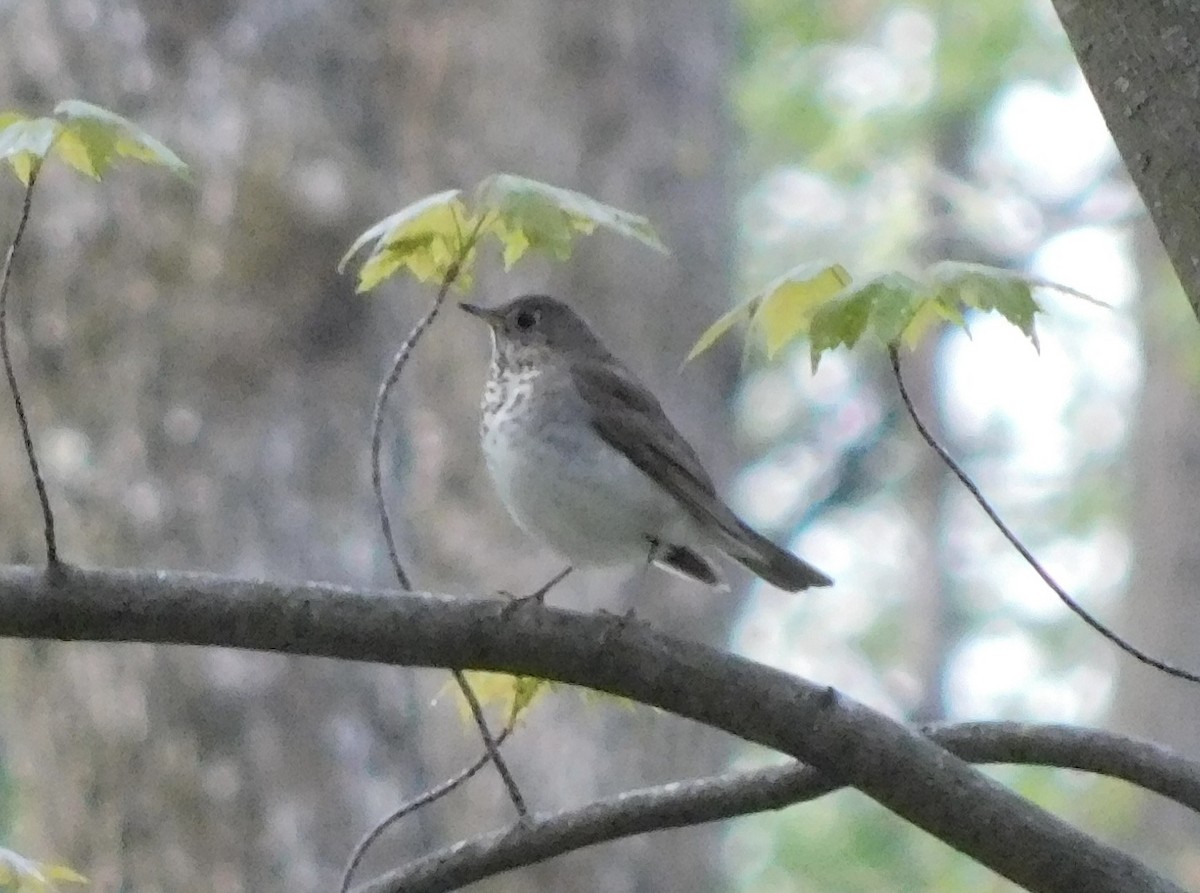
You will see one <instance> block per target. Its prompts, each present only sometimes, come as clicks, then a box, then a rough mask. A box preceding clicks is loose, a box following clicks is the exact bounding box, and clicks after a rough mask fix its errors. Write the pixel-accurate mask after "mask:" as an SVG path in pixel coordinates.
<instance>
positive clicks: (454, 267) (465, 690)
mask: <svg viewBox="0 0 1200 893" xmlns="http://www.w3.org/2000/svg"><path fill="white" fill-rule="evenodd" d="M484 219H485V217H484V216H483V215H481V216H480V217H479V219H478V220H477V221H476V222H475V226H474V228H473V229H472V230H471V232H470V233H469V234H468V235H467V237H466V239H462V238H461V236H460V245H461V250H460V251H459V255H458V257H457V258H456V259H455V260H454V262H453V263H451V264H450V266H449V267H448V268H447V270H446V273H445V275H444V276H443V277H442V284H441V287H440V288H439V289H438V293H437V296H436V297H435V298H434V299H433V305H432V306H431V307H430V308H429V310H428V311H427V312H426V313H425V315H424V316H423V317H421V319H420V320H418V321H417V324H416V325H415V326H413V329H412V331H411V332H409V334H408V337H407V338H405V339H404V341H403V343H401V345H400V349H399V350H398V351H396V356H395V357H394V358H393V359H392V368H391V371H390V372H389V373H388V375H387V377H386V378H385V379H384V380H383V384H382V385H380V387H379V393H378V395H377V396H376V398H375V411H374V413H373V415H372V420H371V484H372V487H373V488H374V490H375V508H376V511H378V513H379V525H380V527H381V528H382V530H383V538H384V540H385V541H386V543H387V552H388V559H389V560H390V561H391V563H392V571H393V572H394V573H395V574H396V580H397V581H398V582H399V584H400V587H401V588H402V589H407V590H411V589H412V582H411V580H410V579H409V576H408V574H407V573H406V572H405V570H404V566H403V565H402V564H401V563H400V554H399V552H398V550H397V549H396V539H395V536H394V535H393V533H392V523H391V519H390V518H389V517H388V511H387V503H386V501H385V500H384V498H383V463H382V461H381V456H382V453H383V417H384V412H385V410H386V408H387V400H388V397H389V395H390V394H391V391H392V388H393V387H395V385H396V382H397V381H399V380H400V373H401V372H402V371H403V370H404V367H405V365H406V364H407V363H408V359H409V357H410V356H411V355H412V352H413V348H415V347H416V345H417V342H418V341H420V339H421V336H422V335H424V334H425V331H426V329H428V328H429V326H430V325H431V324H432V323H433V320H434V319H435V318H436V317H437V315H438V312H439V311H440V310H441V309H442V304H444V303H445V301H446V295H447V294H449V292H450V287H451V286H452V285H453V284H454V281H455V280H456V279H457V278H458V275H459V273H461V272H462V265H463V263H464V262H465V261H466V259H467V257H468V256H469V255H470V253H471V250H472V249H473V248H474V247H475V242H476V240H477V239H478V238H479V232H480V229H481V228H482V226H483V222H484ZM456 223H457V218H456ZM453 674H454V682H455V684H457V685H458V688H459V691H461V692H462V695H463V697H464V698H465V699H466V701H467V705H468V706H469V707H470V709H471V718H472V719H473V720H474V721H475V726H476V728H477V729H478V730H479V736H480V737H481V738H482V739H483V744H484V746H485V747H486V748H487V752H488V756H489V757H490V758H491V761H492V762H493V763H495V765H496V771H497V772H498V773H499V774H500V779H501V781H503V782H504V787H505V790H507V791H508V797H509V799H510V800H512V804H513V808H514V809H516V811H517V814H518V815H520V816H524V815H526V814H527V813H528V811H529V810H528V808H527V807H526V806H525V798H524V797H522V796H521V791H520V789H519V788H518V787H517V782H516V779H514V778H513V775H512V772H511V771H509V768H508V764H507V763H505V761H504V758H503V757H502V756H501V755H500V748H499V746H498V744H497V742H496V739H495V737H494V736H493V735H492V732H491V729H489V728H488V724H487V718H486V717H485V716H484V715H483V708H482V707H481V706H480V704H479V698H478V697H476V695H475V692H474V691H473V690H472V688H471V685H470V683H468V682H467V677H466V676H464V675H463V673H462V671H461V670H454V671H453ZM437 796H441V795H440V794H439V795H437ZM437 796H435V797H432V798H431V799H432V800H436V799H437Z"/></svg>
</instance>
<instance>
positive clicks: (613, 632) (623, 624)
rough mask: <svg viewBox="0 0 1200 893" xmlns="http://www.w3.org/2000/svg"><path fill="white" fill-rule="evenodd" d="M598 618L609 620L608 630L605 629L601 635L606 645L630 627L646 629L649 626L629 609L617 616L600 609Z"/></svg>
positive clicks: (614, 613)
mask: <svg viewBox="0 0 1200 893" xmlns="http://www.w3.org/2000/svg"><path fill="white" fill-rule="evenodd" d="M600 616H601V617H606V618H608V619H609V620H610V624H609V627H608V629H606V630H605V631H604V632H603V634H602V635H601V638H602V639H603V641H604V642H605V643H606V644H607V642H608V641H609V640H610V639H612V638H615V637H616V636H620V635H622V634H623V633H624V632H625V631H626V630H627V629H629V628H630V627H631V626H634V627H636V626H642V627H646V628H649V626H650V624H648V623H646V622H645V621H644V620H640V619H638V616H637V614H636V613H634V610H633V608H630V609H629V610H628V611H626V612H625V613H623V614H617V613H616V612H614V611H606V610H604V609H603V608H601V609H600Z"/></svg>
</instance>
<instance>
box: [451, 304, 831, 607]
mask: <svg viewBox="0 0 1200 893" xmlns="http://www.w3.org/2000/svg"><path fill="white" fill-rule="evenodd" d="M461 306H462V308H463V309H464V310H466V311H468V312H469V313H472V314H474V315H475V316H478V317H480V318H481V319H483V320H484V321H486V322H487V323H488V325H489V326H490V327H491V332H492V363H491V369H490V372H489V375H488V380H487V384H486V386H485V389H484V399H483V420H482V424H481V431H482V435H483V450H484V455H485V457H486V460H487V465H488V470H489V471H490V472H491V476H492V479H493V481H494V482H495V484H496V488H497V491H498V492H499V494H500V498H501V500H502V501H503V502H504V504H505V506H506V507H507V508H508V510H509V512H510V513H511V514H512V516H513V517H514V518H515V519H516V521H517V523H518V524H519V525H520V526H521V527H522V528H523V529H524V530H525V531H526V532H527V533H529V534H530V535H532V536H534V537H536V538H537V539H540V540H542V541H543V542H545V543H546V544H547V545H549V546H550V547H551V548H553V549H555V550H556V551H557V552H559V553H560V554H562V555H563V556H564V557H565V558H566V559H567V560H568V561H570V562H571V563H572V564H617V563H622V562H630V563H632V562H637V561H642V562H644V561H647V560H648V561H652V562H654V563H655V564H657V565H659V566H662V567H665V568H667V569H669V570H672V571H675V572H676V573H680V574H682V575H684V576H686V577H690V578H692V579H696V580H699V581H701V582H704V583H707V584H709V585H720V584H721V577H720V575H719V574H718V572H717V570H716V568H715V567H714V566H713V565H712V563H711V562H710V561H709V560H708V559H707V558H706V557H705V554H704V552H705V551H706V550H707V549H708V548H710V547H713V546H715V547H717V548H719V549H721V550H722V551H724V552H725V553H726V554H727V555H729V557H731V558H733V559H734V560H735V561H738V562H739V563H741V564H742V565H744V566H745V567H747V568H748V569H749V570H751V571H752V572H753V573H755V574H757V575H758V576H760V577H762V578H763V579H764V580H766V581H768V582H769V583H773V584H774V585H776V586H778V587H780V588H781V589H786V590H789V591H793V592H795V591H798V590H801V589H806V588H808V587H809V586H828V585H830V583H832V581H831V580H830V579H829V577H827V576H825V575H824V574H823V573H821V572H820V571H818V570H817V569H816V568H814V567H812V566H811V565H809V564H807V563H806V562H804V561H802V560H801V559H800V558H797V557H796V556H795V555H792V554H791V553H790V552H787V551H785V550H783V549H781V548H779V547H778V546H776V545H775V544H774V543H772V542H771V541H770V540H768V539H766V538H765V537H763V536H762V535H760V534H758V533H756V532H755V531H754V530H752V529H751V528H750V527H748V526H747V525H746V524H745V522H743V521H742V520H741V519H740V518H738V516H737V515H736V514H734V512H733V511H732V510H731V509H730V508H729V507H728V506H727V505H725V503H724V502H723V501H722V500H721V498H720V497H719V496H718V495H717V493H716V489H715V488H714V487H713V483H712V480H711V479H710V478H709V476H708V474H707V472H705V470H704V467H703V465H701V463H700V460H699V458H698V457H697V456H696V453H695V451H694V450H693V449H692V448H691V446H690V445H689V444H688V442H687V441H686V440H684V438H683V435H681V434H680V433H679V432H678V431H677V430H676V429H675V426H674V425H673V424H671V421H670V420H669V419H668V418H667V416H666V413H664V412H663V409H662V407H661V406H660V405H659V402H658V400H656V399H655V398H654V395H653V394H651V393H650V391H649V390H647V389H646V388H645V387H644V386H643V385H642V384H641V383H640V382H639V381H638V380H637V379H636V378H634V376H633V374H632V373H631V372H630V371H629V370H628V369H626V368H625V366H623V365H622V364H621V362H620V361H619V360H617V358H616V357H614V356H613V355H612V354H611V353H610V352H609V351H608V349H607V348H605V347H604V345H603V344H602V343H601V342H600V340H599V339H598V338H597V337H596V336H595V334H593V332H592V331H591V329H590V328H588V326H587V324H586V323H585V322H584V321H583V320H582V319H581V318H580V317H579V316H578V315H576V314H575V312H574V311H573V310H572V309H571V308H570V307H568V306H567V305H566V304H564V303H562V302H561V301H557V300H555V299H553V298H549V297H545V296H542V295H529V296H526V297H522V298H517V299H516V300H514V301H512V302H510V303H509V304H506V305H505V306H503V307H499V308H496V309H494V310H489V309H484V308H481V307H476V306H473V305H469V304H463V305H461Z"/></svg>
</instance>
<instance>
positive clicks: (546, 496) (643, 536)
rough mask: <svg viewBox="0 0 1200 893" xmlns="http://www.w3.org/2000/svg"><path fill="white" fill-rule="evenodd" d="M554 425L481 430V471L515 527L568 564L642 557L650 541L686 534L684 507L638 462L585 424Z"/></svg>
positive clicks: (683, 540)
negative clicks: (567, 431) (552, 428)
mask: <svg viewBox="0 0 1200 893" xmlns="http://www.w3.org/2000/svg"><path fill="white" fill-rule="evenodd" d="M531 427H532V429H533V430H531ZM558 430H559V434H560V436H558V437H549V436H547V434H546V430H545V428H544V427H543V428H542V429H541V430H540V431H539V430H537V426H528V425H513V424H511V423H508V424H500V425H495V426H493V427H492V429H491V430H490V431H489V432H488V433H487V434H486V435H485V437H484V441H483V448H484V454H485V455H486V457H487V466H488V470H489V471H490V472H491V475H492V478H493V480H494V482H495V485H496V489H497V491H498V493H499V495H500V498H501V500H502V501H503V502H504V504H505V506H506V507H507V508H508V511H509V513H510V514H511V515H512V516H513V518H514V519H515V520H516V522H517V523H518V524H519V525H520V526H521V527H522V529H524V530H525V531H526V532H527V533H529V534H530V535H531V536H533V537H535V538H536V539H539V540H541V541H542V542H544V543H546V544H547V545H548V546H550V547H551V548H552V549H554V550H555V551H556V552H558V553H560V554H561V555H562V556H563V557H565V558H566V559H567V560H569V561H571V562H572V563H575V564H617V563H623V562H644V561H646V560H647V559H648V557H649V555H650V549H651V541H658V542H672V543H688V542H690V541H692V539H693V538H692V537H690V536H688V529H689V528H690V526H691V524H690V519H689V518H688V517H687V514H686V512H684V511H683V509H682V508H681V507H680V506H679V505H678V504H677V503H676V502H675V500H674V499H672V498H671V497H670V496H668V495H667V494H666V493H665V492H664V491H662V490H661V489H659V488H658V487H657V486H656V485H655V484H653V483H652V482H651V481H650V479H649V478H648V477H647V476H646V475H645V474H644V473H643V472H642V471H641V470H640V469H639V468H638V467H637V466H635V465H634V464H633V463H632V462H630V461H629V460H628V459H626V458H625V457H624V456H622V455H621V454H620V453H618V452H617V451H616V450H615V449H614V448H612V447H610V446H609V445H608V444H606V443H604V441H602V440H601V439H600V437H599V435H597V434H595V433H594V432H592V431H591V429H589V428H583V427H580V428H572V429H571V430H572V432H573V435H574V436H561V435H562V432H561V430H560V429H558ZM685 537H686V538H685Z"/></svg>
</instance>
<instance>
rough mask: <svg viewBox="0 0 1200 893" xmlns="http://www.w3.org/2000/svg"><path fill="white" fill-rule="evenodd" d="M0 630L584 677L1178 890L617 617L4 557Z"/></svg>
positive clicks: (1030, 850) (988, 857) (997, 862)
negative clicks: (55, 569)
mask: <svg viewBox="0 0 1200 893" xmlns="http://www.w3.org/2000/svg"><path fill="white" fill-rule="evenodd" d="M0 635H4V636H19V637H23V638H47V639H61V640H87V641H121V642H156V643H163V644H187V645H217V646H225V647H235V648H249V649H256V650H264V651H277V652H282V653H287V654H306V655H314V656H324V657H338V658H344V659H349V660H359V661H371V662H376V663H389V664H398V665H406V666H427V667H445V668H451V667H458V668H476V669H485V670H498V671H503V672H510V673H517V674H522V675H531V676H541V677H544V678H547V679H554V680H559V681H562V682H568V683H574V684H577V685H584V686H587V687H590V688H594V689H597V690H600V691H606V692H610V693H612V694H617V695H621V696H624V697H628V698H632V699H634V700H637V701H641V702H642V703H646V704H651V705H654V706H657V707H660V708H662V709H664V710H669V711H671V712H673V713H677V714H679V715H681V716H684V717H688V718H690V719H693V720H696V721H698V722H702V723H705V724H706V725H710V726H713V727H715V728H720V729H723V730H725V731H728V732H730V733H732V734H734V735H738V736H740V737H742V738H745V739H747V740H749V741H755V742H757V743H759V744H763V745H766V746H768V747H771V748H774V749H776V750H779V751H782V752H783V753H786V754H788V755H790V756H793V757H795V758H797V759H799V760H801V761H803V762H805V763H808V764H810V765H812V766H814V767H815V768H817V769H818V770H819V771H820V772H821V773H822V774H823V775H825V776H826V777H827V778H829V779H830V780H836V781H838V782H839V783H841V784H848V785H852V786H854V787H856V788H858V789H859V790H861V791H862V792H864V793H865V794H867V795H868V796H870V797H872V798H874V799H875V800H877V801H878V802H879V803H881V804H883V805H884V806H886V807H887V808H889V809H891V810H892V811H894V812H896V813H897V814H898V815H900V816H903V817H904V818H906V819H908V820H909V821H910V822H912V823H913V824H915V825H917V826H918V827H920V828H923V829H925V830H926V831H928V832H930V833H931V834H934V835H935V836H937V837H938V838H940V839H941V840H943V841H945V842H946V843H948V844H949V845H951V846H953V847H955V848H956V849H959V850H961V851H962V852H964V853H966V854H967V855H969V856H971V857H973V858H975V859H977V860H978V861H979V862H981V863H982V864H984V865H987V866H988V867H990V868H992V869H993V870H994V871H996V872H998V873H1000V874H1002V875H1003V876H1005V877H1007V878H1009V879H1010V880H1012V881H1014V882H1016V883H1018V884H1020V885H1022V886H1024V887H1026V888H1027V889H1029V890H1034V891H1045V893H1051V891H1054V893H1060V891H1061V893H1076V891H1078V890H1088V891H1091V893H1109V891H1111V893H1116V891H1128V890H1139V891H1146V893H1152V891H1167V890H1171V891H1176V890H1179V888H1178V887H1177V886H1176V885H1174V884H1173V883H1171V882H1170V881H1168V880H1166V879H1165V878H1162V877H1160V876H1158V875H1156V874H1155V873H1153V872H1152V871H1150V870H1149V869H1147V868H1146V867H1145V866H1144V865H1142V864H1141V863H1140V862H1138V861H1137V860H1136V859H1133V858H1131V857H1130V856H1128V855H1126V854H1124V853H1121V852H1120V851H1118V850H1116V849H1114V848H1113V847H1110V846H1108V845H1106V844H1103V843H1100V842H1099V841H1096V840H1093V839H1092V838H1090V837H1089V836H1087V835H1086V834H1083V833H1082V832H1080V831H1078V830H1076V829H1075V828H1072V827H1071V826H1070V825H1068V824H1066V823H1065V822H1062V821H1061V820H1059V819H1057V818H1055V817H1054V816H1052V815H1050V814H1049V813H1047V812H1046V811H1044V810H1042V809H1040V808H1039V807H1037V806H1035V805H1034V804H1032V803H1030V802H1029V801H1027V800H1025V799H1023V798H1021V797H1019V796H1017V795H1016V794H1014V793H1013V792H1012V791H1009V790H1007V789H1006V788H1004V787H1003V786H1002V785H1000V784H998V783H997V782H994V781H992V780H991V779H989V778H987V777H986V776H985V775H983V774H982V773H980V772H978V771H976V770H975V769H973V768H972V767H971V766H970V765H969V764H967V763H965V762H964V761H962V760H961V759H959V758H958V757H956V756H954V755H953V754H951V753H949V752H948V751H946V750H944V749H942V748H941V747H939V746H938V745H936V744H935V743H933V742H932V741H930V740H929V739H928V738H926V737H924V736H923V735H922V734H921V733H920V732H918V731H917V730H915V729H910V728H907V727H905V726H903V725H901V724H899V723H897V722H894V721H892V720H890V719H888V718H887V717H885V716H883V715H882V714H879V713H877V712H875V711H873V710H871V709H869V708H867V707H865V706H864V705H861V704H858V703H856V702H854V701H852V700H850V699H848V698H845V697H844V696H842V695H840V694H838V693H836V692H834V691H833V690H832V689H829V688H824V687H821V686H818V685H814V684H812V683H810V682H807V681H805V680H803V679H800V678H798V677H794V676H789V675H787V674H786V673H782V672H780V671H777V670H774V669H771V668H769V667H764V666H760V665H757V664H755V663H753V662H751V661H748V660H744V659H742V658H739V657H736V656H734V655H730V654H725V653H722V652H720V651H716V650H714V649H712V648H707V647H705V646H702V645H697V644H692V643H689V642H682V641H678V640H675V639H671V638H669V637H667V636H663V635H660V634H657V633H654V632H652V631H650V630H648V629H647V628H645V627H644V626H642V625H640V624H637V623H629V622H625V621H622V620H620V619H617V618H613V617H609V616H604V615H581V614H577V613H572V612H568V611H563V610H558V609H553V608H543V607H536V608H530V609H527V610H517V611H509V612H507V613H506V612H505V611H504V604H503V603H501V602H499V601H480V600H465V599H453V598H446V597H438V596H432V595H398V594H396V593H388V592H354V591H352V590H348V589H345V588H340V587H334V586H323V585H315V584H295V585H287V584H281V583H273V582H263V583H257V582H251V581H245V580H233V579H227V578H219V577H213V576H206V575H198V574H176V573H168V572H164V571H158V572H138V571H82V570H77V569H74V568H63V569H62V570H61V572H60V573H58V574H55V575H53V576H51V575H48V574H46V573H44V572H43V571H40V570H37V569H34V568H27V567H5V568H0Z"/></svg>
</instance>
